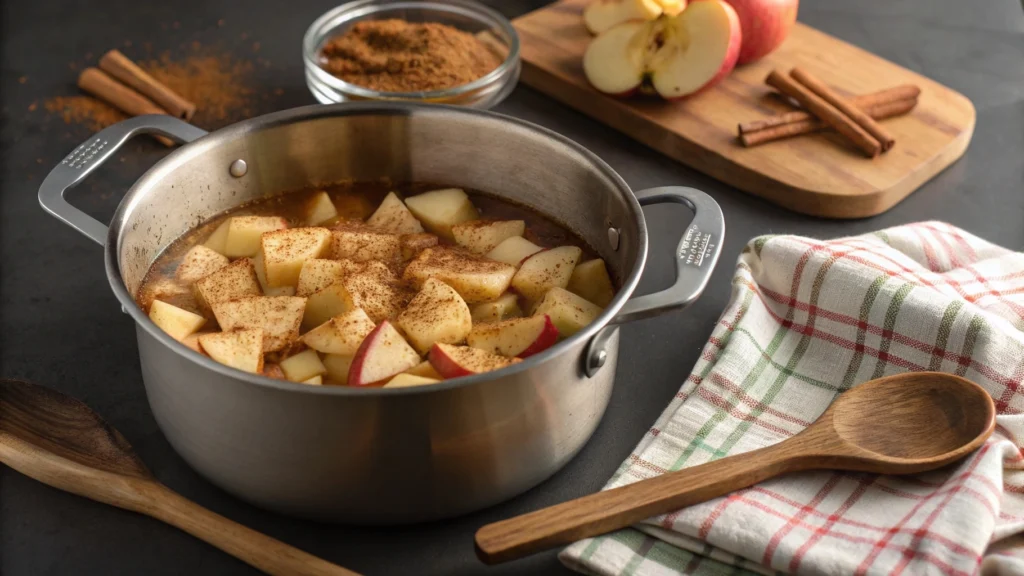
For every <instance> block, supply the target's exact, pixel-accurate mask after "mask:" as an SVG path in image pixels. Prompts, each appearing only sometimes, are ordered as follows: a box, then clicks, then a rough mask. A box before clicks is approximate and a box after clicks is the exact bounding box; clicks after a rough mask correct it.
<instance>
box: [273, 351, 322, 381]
mask: <svg viewBox="0 0 1024 576" xmlns="http://www.w3.org/2000/svg"><path fill="white" fill-rule="evenodd" d="M281 371H283V372H284V376H285V378H287V379H289V380H291V381H292V382H303V381H305V380H309V379H310V378H313V377H314V376H320V375H321V374H326V373H327V368H324V365H323V362H321V361H320V356H319V355H318V354H317V353H316V350H309V349H307V350H303V351H302V352H299V353H298V354H295V355H293V356H289V357H287V358H285V359H284V360H282V361H281Z"/></svg>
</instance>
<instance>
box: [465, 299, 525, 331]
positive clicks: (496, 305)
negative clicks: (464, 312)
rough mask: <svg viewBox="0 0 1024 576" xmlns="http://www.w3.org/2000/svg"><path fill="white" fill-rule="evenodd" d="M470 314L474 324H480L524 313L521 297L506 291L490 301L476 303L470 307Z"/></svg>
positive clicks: (515, 316)
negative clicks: (520, 301)
mask: <svg viewBox="0 0 1024 576" xmlns="http://www.w3.org/2000/svg"><path fill="white" fill-rule="evenodd" d="M469 314H470V316H472V318H473V324H478V323H482V322H500V321H501V320H508V319H509V318H517V317H519V316H522V315H523V311H522V310H521V309H520V308H519V297H518V296H516V295H515V294H513V293H512V292H506V293H505V294H502V295H501V296H499V297H498V298H497V299H495V300H491V301H490V302H481V303H479V304H474V305H473V306H472V307H471V308H470V309H469Z"/></svg>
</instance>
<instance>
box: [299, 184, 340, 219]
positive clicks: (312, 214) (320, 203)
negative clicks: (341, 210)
mask: <svg viewBox="0 0 1024 576" xmlns="http://www.w3.org/2000/svg"><path fill="white" fill-rule="evenodd" d="M337 217H338V209H337V208H335V206H334V202H331V197H330V196H328V195H327V192H317V193H316V194H315V195H313V197H312V198H310V199H309V202H308V203H307V204H306V225H308V226H319V225H320V224H325V223H327V222H330V221H332V220H334V219H335V218H337Z"/></svg>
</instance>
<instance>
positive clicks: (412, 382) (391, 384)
mask: <svg viewBox="0 0 1024 576" xmlns="http://www.w3.org/2000/svg"><path fill="white" fill-rule="evenodd" d="M438 382H440V380H436V379H434V378H425V377H423V376H413V375H412V374H409V373H408V372H403V373H401V374H399V375H398V376H395V377H394V378H392V379H391V380H389V381H388V383H387V384H385V385H384V387H385V388H406V387H409V386H423V385H424V384H437V383H438Z"/></svg>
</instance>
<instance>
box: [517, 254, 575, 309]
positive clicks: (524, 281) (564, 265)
mask: <svg viewBox="0 0 1024 576" xmlns="http://www.w3.org/2000/svg"><path fill="white" fill-rule="evenodd" d="M582 255H583V250H580V249H579V248H578V247H576V246H559V247H558V248H552V249H550V250H544V251H541V252H537V253H536V254H534V255H533V256H530V257H529V258H527V259H526V261H525V262H523V265H522V266H520V267H519V271H518V272H516V275H515V277H513V278H512V288H514V289H515V290H516V292H519V293H520V294H522V295H523V296H525V297H526V298H527V299H528V300H539V299H540V298H542V297H543V296H544V294H545V293H546V292H547V291H548V290H549V289H550V288H553V287H555V286H557V287H559V288H565V287H566V286H567V285H568V284H569V278H570V277H572V270H573V268H574V267H575V266H576V262H578V261H579V259H580V257H581V256H582Z"/></svg>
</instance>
